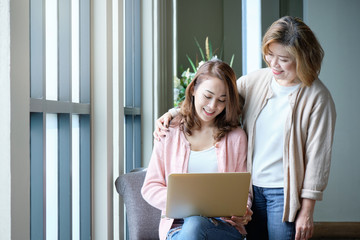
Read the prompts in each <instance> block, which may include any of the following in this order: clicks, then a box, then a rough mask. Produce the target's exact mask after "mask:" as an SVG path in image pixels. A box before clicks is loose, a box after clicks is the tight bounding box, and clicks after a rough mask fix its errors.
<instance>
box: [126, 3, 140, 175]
mask: <svg viewBox="0 0 360 240" xmlns="http://www.w3.org/2000/svg"><path fill="white" fill-rule="evenodd" d="M140 40H141V39H140V0H125V91H124V95H125V99H124V102H125V106H124V114H125V169H126V172H130V171H131V170H132V169H134V168H138V167H141V75H140V72H141V47H140Z"/></svg>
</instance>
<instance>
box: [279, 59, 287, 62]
mask: <svg viewBox="0 0 360 240" xmlns="http://www.w3.org/2000/svg"><path fill="white" fill-rule="evenodd" d="M280 61H282V62H287V61H288V60H287V59H280Z"/></svg>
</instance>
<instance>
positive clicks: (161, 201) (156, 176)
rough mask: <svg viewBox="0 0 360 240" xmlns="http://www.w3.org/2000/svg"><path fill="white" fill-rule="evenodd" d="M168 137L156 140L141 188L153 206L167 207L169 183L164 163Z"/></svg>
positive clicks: (144, 196)
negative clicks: (167, 182)
mask: <svg viewBox="0 0 360 240" xmlns="http://www.w3.org/2000/svg"><path fill="white" fill-rule="evenodd" d="M165 145H166V139H163V140H162V141H154V147H153V152H152V155H151V159H150V163H149V166H148V169H147V173H146V177H145V180H144V184H143V186H142V188H141V194H142V196H143V198H144V199H145V200H146V201H147V202H148V203H149V204H150V205H152V206H154V207H156V208H158V209H160V210H162V211H163V210H165V209H166V197H167V184H166V175H165V164H164V149H165Z"/></svg>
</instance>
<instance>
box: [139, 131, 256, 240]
mask: <svg viewBox="0 0 360 240" xmlns="http://www.w3.org/2000/svg"><path fill="white" fill-rule="evenodd" d="M215 147H216V155H217V159H218V171H219V172H246V171H247V169H246V154H247V137H246V134H245V132H244V130H242V129H241V128H237V129H235V130H233V131H231V132H230V133H228V134H227V135H226V136H225V137H223V138H222V139H221V140H220V141H219V142H217V143H216V144H215ZM189 155H190V143H189V142H188V141H187V140H186V138H185V136H184V133H183V132H182V131H180V129H179V127H175V128H173V127H170V128H169V132H168V133H167V135H166V137H164V138H162V139H161V141H156V140H155V141H154V148H153V152H152V156H151V160H150V163H149V166H148V169H147V174H146V177H145V181H144V185H143V187H142V189H141V193H142V195H143V197H144V199H145V200H146V201H147V202H148V203H149V204H151V205H152V206H154V207H156V208H158V209H160V210H161V211H162V216H161V220H160V226H159V237H160V239H161V240H163V239H166V235H167V232H168V231H169V230H170V228H171V226H172V223H173V221H174V219H170V218H166V217H165V209H166V194H167V184H166V182H167V179H168V176H169V174H171V173H186V172H187V169H188V161H189ZM248 205H249V207H251V196H250V194H249V199H248Z"/></svg>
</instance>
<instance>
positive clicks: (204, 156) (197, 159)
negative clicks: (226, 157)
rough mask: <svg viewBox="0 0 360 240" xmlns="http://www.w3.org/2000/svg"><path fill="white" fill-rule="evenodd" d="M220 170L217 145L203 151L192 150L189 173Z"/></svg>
mask: <svg viewBox="0 0 360 240" xmlns="http://www.w3.org/2000/svg"><path fill="white" fill-rule="evenodd" d="M215 172H218V161H217V157H216V152H215V146H212V147H211V148H209V149H206V150H203V151H191V152H190V158H189V166H188V173H215Z"/></svg>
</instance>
